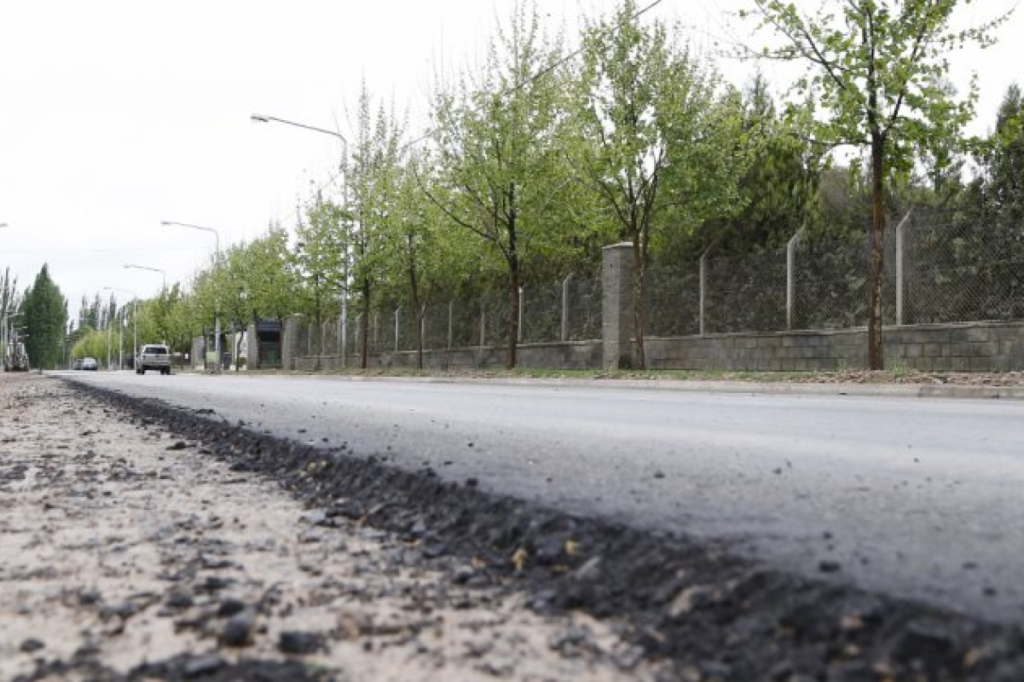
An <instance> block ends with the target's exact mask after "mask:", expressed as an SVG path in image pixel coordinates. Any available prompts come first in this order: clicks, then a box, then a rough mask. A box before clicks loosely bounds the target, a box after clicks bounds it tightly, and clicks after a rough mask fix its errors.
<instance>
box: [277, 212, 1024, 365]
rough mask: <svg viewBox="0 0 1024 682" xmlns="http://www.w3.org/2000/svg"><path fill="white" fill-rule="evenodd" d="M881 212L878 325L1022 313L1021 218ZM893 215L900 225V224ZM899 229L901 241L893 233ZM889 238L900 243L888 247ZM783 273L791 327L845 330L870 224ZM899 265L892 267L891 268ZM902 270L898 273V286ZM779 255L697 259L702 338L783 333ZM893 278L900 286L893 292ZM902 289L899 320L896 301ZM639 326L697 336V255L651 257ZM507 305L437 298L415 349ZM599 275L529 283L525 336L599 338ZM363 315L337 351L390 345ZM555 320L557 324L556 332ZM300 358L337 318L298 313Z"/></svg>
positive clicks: (504, 331) (459, 341) (490, 333)
mask: <svg viewBox="0 0 1024 682" xmlns="http://www.w3.org/2000/svg"><path fill="white" fill-rule="evenodd" d="M904 217H905V216H899V217H895V218H890V219H889V221H888V228H887V230H886V237H885V255H884V263H885V268H884V270H885V273H884V279H883V285H882V318H883V322H884V323H885V324H887V325H892V324H897V323H900V322H902V323H904V324H915V323H952V322H974V321H989V320H1019V319H1024V225H1021V224H1011V223H1009V222H1008V221H998V220H979V219H972V218H971V217H969V216H966V215H963V214H958V213H954V212H946V213H937V212H924V211H915V212H913V213H911V214H909V217H906V219H905V220H903V218H904ZM901 222H902V225H903V226H902V230H900V229H898V226H899V225H900V224H901ZM898 233H900V234H901V235H902V238H901V239H898V238H897V234H898ZM898 241H899V244H900V245H899V246H898V243H897V242H898ZM793 255H794V258H793V270H792V273H791V275H792V278H793V279H792V283H793V288H792V301H791V303H792V314H793V319H792V327H793V328H795V329H845V328H851V327H861V326H864V325H866V324H867V321H868V277H869V272H868V269H869V264H870V258H871V244H870V230H865V231H863V232H859V233H857V234H853V235H849V236H847V237H844V238H835V237H829V238H820V237H819V238H815V237H809V236H808V237H802V238H800V239H799V240H798V241H797V243H796V245H795V250H794V254H793ZM900 266H902V267H900ZM900 272H902V275H903V280H902V282H900V281H898V274H899V273H900ZM788 274H790V273H788V270H787V257H786V250H785V249H782V250H776V251H766V252H761V253H756V254H743V255H730V256H719V257H714V254H712V255H711V256H708V257H707V258H706V260H705V264H704V282H703V296H704V310H703V315H704V331H705V332H706V333H729V332H758V331H781V330H785V329H786V328H787V322H788V320H787V303H788V294H789V293H790V292H789V291H788V281H787V280H788ZM901 285H902V287H901ZM901 290H902V303H903V305H902V312H903V317H902V320H900V319H898V317H897V297H898V296H899V292H900V291H901ZM644 306H645V317H644V333H645V334H646V335H648V336H659V337H672V336H690V335H696V334H699V333H700V319H701V276H700V264H699V262H698V261H691V262H685V263H679V262H673V263H668V262H655V263H652V264H651V265H650V266H648V268H647V272H646V282H645V292H644ZM511 310H512V307H511V305H510V301H509V296H508V294H507V292H505V291H495V292H492V293H491V294H490V295H488V296H485V297H484V298H483V299H475V300H473V299H469V300H460V301H454V302H452V303H448V302H438V303H434V304H431V305H429V306H427V307H426V309H425V311H424V313H423V328H424V349H425V350H444V349H446V348H449V347H450V348H470V347H475V346H479V345H481V343H483V344H484V345H488V346H498V347H501V346H505V345H506V344H507V341H508V333H509V324H508V322H509V318H508V316H509V314H510V313H511ZM601 316H602V282H601V276H600V275H599V274H595V273H586V274H574V275H573V276H571V277H569V278H568V282H567V283H566V282H565V281H564V280H563V281H562V282H553V283H550V284H547V285H530V286H526V287H524V289H523V294H522V316H521V320H522V330H521V339H522V342H524V343H548V342H558V341H560V340H562V339H563V337H566V338H567V340H570V341H581V340H594V339H600V338H601V324H602V319H601ZM368 317H369V319H367V320H364V319H363V315H362V314H357V313H354V312H353V311H350V312H349V317H348V323H347V325H346V334H347V337H346V338H347V341H346V346H347V352H348V354H349V356H350V357H357V356H358V354H359V352H360V344H361V333H362V330H363V327H364V325H365V326H366V336H367V345H368V351H369V353H370V354H379V353H382V352H389V351H392V350H394V349H395V346H396V344H395V341H396V335H395V311H394V309H393V308H392V309H388V310H376V311H374V312H372V313H371V314H370V315H369V316H368ZM419 323H420V322H419V316H418V315H416V314H414V313H413V312H412V311H411V310H408V309H405V308H403V309H401V310H400V312H399V316H398V336H397V341H398V344H397V346H398V349H399V350H404V351H411V350H415V349H416V345H417V326H418V325H419ZM563 324H566V325H567V326H566V327H565V329H564V331H563ZM296 333H297V335H296V347H297V348H298V349H299V352H300V354H303V355H307V356H314V355H317V354H320V355H323V356H336V355H340V354H341V350H342V346H341V340H340V337H341V333H342V331H341V328H340V324H339V320H338V319H328V320H325V321H324V322H323V323H322V324H321V325H320V327H319V328H318V327H317V325H316V324H315V323H314V322H312V321H311V320H309V319H308V318H307V319H306V320H304V321H303V322H302V323H300V324H299V325H298V327H297V329H296Z"/></svg>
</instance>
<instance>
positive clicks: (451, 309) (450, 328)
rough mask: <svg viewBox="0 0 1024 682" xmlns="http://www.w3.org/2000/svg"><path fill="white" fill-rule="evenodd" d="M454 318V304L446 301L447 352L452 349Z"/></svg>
mask: <svg viewBox="0 0 1024 682" xmlns="http://www.w3.org/2000/svg"><path fill="white" fill-rule="evenodd" d="M454 316H455V302H454V301H448V350H451V349H452V343H453V336H452V331H453V325H452V319H453V318H454Z"/></svg>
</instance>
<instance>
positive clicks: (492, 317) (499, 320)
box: [483, 291, 512, 346]
mask: <svg viewBox="0 0 1024 682" xmlns="http://www.w3.org/2000/svg"><path fill="white" fill-rule="evenodd" d="M511 310H512V308H511V306H510V305H509V297H508V292H506V291H499V292H497V293H495V294H492V295H491V296H488V297H486V298H484V300H483V316H484V323H483V324H484V338H485V343H484V345H485V346H506V345H508V321H509V317H508V316H509V314H510V312H511Z"/></svg>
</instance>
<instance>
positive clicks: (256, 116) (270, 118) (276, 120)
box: [249, 114, 348, 145]
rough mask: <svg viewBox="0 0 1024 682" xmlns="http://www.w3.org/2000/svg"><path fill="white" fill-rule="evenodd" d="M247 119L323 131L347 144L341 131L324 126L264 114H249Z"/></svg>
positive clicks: (317, 131) (316, 131)
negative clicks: (318, 126) (319, 126)
mask: <svg viewBox="0 0 1024 682" xmlns="http://www.w3.org/2000/svg"><path fill="white" fill-rule="evenodd" d="M249 119H250V120H251V121H252V122H253V123H283V124H285V125H289V126H295V127H296V128H305V129H306V130H312V131H313V132H315V133H323V134H324V135H330V136H332V137H336V138H338V139H339V140H341V141H342V142H344V143H345V144H346V145H347V144H348V140H346V139H345V136H344V135H342V134H341V133H339V132H338V131H336V130H327V129H326V128H317V127H316V126H311V125H306V124H305V123H297V122H295V121H289V120H287V119H283V118H277V117H276V116H267V115H265V114H252V115H251V116H249Z"/></svg>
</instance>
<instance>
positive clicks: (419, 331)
mask: <svg viewBox="0 0 1024 682" xmlns="http://www.w3.org/2000/svg"><path fill="white" fill-rule="evenodd" d="M406 242H407V247H408V255H409V293H410V295H411V297H412V309H413V310H414V311H415V312H416V368H417V369H423V308H422V306H420V283H419V278H418V277H417V273H416V249H415V246H414V244H413V237H412V235H406Z"/></svg>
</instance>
